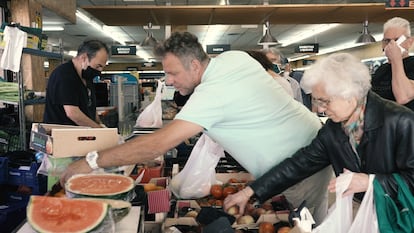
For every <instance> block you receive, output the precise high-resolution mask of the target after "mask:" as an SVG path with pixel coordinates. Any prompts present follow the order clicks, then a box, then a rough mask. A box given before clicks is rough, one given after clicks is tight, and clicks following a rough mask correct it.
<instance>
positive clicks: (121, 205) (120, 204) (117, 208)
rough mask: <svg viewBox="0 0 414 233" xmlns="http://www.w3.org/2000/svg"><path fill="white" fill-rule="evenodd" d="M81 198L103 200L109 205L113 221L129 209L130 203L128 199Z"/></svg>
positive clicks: (117, 219)
mask: <svg viewBox="0 0 414 233" xmlns="http://www.w3.org/2000/svg"><path fill="white" fill-rule="evenodd" d="M82 199H83V200H91V201H100V202H105V203H107V204H108V205H109V206H110V207H111V213H112V218H113V219H114V221H115V222H119V221H120V220H121V219H122V218H123V217H125V216H126V215H127V214H128V213H129V211H130V210H131V207H132V204H131V202H128V201H123V200H113V199H106V198H82Z"/></svg>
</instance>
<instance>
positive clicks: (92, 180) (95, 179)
mask: <svg viewBox="0 0 414 233" xmlns="http://www.w3.org/2000/svg"><path fill="white" fill-rule="evenodd" d="M133 188H134V180H133V179H132V178H130V177H128V176H124V175H119V174H108V173H104V174H81V175H75V176H73V177H71V178H70V179H69V180H68V182H67V183H66V190H67V191H69V192H71V193H75V194H83V195H90V196H111V195H117V194H122V193H126V192H129V191H130V190H131V189H133Z"/></svg>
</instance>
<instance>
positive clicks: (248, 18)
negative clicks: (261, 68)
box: [81, 3, 414, 26]
mask: <svg viewBox="0 0 414 233" xmlns="http://www.w3.org/2000/svg"><path fill="white" fill-rule="evenodd" d="M81 7H82V8H83V9H84V10H86V11H87V12H89V13H90V14H91V15H93V16H94V17H96V18H97V19H99V20H100V21H102V22H103V23H104V24H106V25H108V26H139V25H141V26H142V25H146V24H148V22H150V21H151V22H156V23H157V24H159V25H212V24H263V23H264V21H266V20H269V22H270V23H271V24H272V25H274V24H304V23H306V24H320V23H361V22H363V21H364V20H365V19H368V20H369V21H370V22H372V23H383V22H385V21H386V20H388V19H389V18H392V17H394V16H400V17H403V18H406V19H407V20H409V21H414V8H393V9H390V8H385V4H384V3H354V4H277V5H226V6H221V5H208V6H199V5H196V6H152V5H151V6H135V5H128V6H81Z"/></svg>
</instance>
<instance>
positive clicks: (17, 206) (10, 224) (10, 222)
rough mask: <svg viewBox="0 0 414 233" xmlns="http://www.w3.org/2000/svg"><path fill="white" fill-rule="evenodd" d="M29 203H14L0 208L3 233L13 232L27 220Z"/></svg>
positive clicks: (0, 223) (0, 224)
mask: <svg viewBox="0 0 414 233" xmlns="http://www.w3.org/2000/svg"><path fill="white" fill-rule="evenodd" d="M26 206H27V202H13V203H7V204H6V205H2V206H0V226H1V232H4V233H9V232H13V231H14V230H15V229H16V227H18V226H19V225H20V224H21V223H22V222H23V221H24V219H25V218H26Z"/></svg>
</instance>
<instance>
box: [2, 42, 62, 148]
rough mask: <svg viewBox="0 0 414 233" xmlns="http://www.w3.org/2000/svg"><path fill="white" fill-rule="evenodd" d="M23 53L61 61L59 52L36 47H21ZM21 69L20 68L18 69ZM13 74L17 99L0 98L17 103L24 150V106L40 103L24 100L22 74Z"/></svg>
mask: <svg viewBox="0 0 414 233" xmlns="http://www.w3.org/2000/svg"><path fill="white" fill-rule="evenodd" d="M23 54H29V55H34V56H40V57H45V58H49V59H59V60H60V61H61V62H62V61H63V55H62V54H61V53H52V52H46V51H42V50H38V49H31V48H23ZM20 70H21V69H20ZM13 75H15V80H17V83H18V91H19V92H18V95H19V101H18V102H14V101H3V100H0V102H1V103H4V104H11V105H17V107H18V114H19V134H20V139H21V140H20V149H21V150H26V149H27V141H26V140H27V138H26V117H25V114H24V108H25V106H26V105H33V104H41V102H39V103H35V102H30V101H29V102H28V101H25V100H24V91H25V90H24V85H23V75H22V73H21V71H19V72H13Z"/></svg>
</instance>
